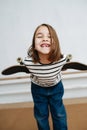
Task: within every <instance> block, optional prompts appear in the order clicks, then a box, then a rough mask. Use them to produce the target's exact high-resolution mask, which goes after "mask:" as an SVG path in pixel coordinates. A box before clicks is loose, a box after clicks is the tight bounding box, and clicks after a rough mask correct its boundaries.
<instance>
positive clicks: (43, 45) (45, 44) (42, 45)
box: [41, 43, 50, 47]
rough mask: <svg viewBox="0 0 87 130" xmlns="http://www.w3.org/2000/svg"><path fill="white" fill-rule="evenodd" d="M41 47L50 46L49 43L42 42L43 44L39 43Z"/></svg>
mask: <svg viewBox="0 0 87 130" xmlns="http://www.w3.org/2000/svg"><path fill="white" fill-rule="evenodd" d="M41 47H50V44H48V43H43V44H41Z"/></svg>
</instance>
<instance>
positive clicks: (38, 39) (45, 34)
mask: <svg viewBox="0 0 87 130" xmlns="http://www.w3.org/2000/svg"><path fill="white" fill-rule="evenodd" d="M35 50H37V52H38V54H39V55H49V53H50V50H51V36H50V33H49V30H48V28H47V27H46V26H41V27H39V29H38V30H37V32H36V34H35Z"/></svg>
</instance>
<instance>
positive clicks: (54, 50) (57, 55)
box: [28, 24, 62, 63]
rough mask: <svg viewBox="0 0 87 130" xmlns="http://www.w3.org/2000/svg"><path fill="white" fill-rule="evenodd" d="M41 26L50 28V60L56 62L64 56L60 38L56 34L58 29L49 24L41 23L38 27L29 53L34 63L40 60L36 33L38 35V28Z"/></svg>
mask: <svg viewBox="0 0 87 130" xmlns="http://www.w3.org/2000/svg"><path fill="white" fill-rule="evenodd" d="M41 26H46V27H47V28H48V30H49V33H50V36H51V51H50V53H49V58H48V60H49V61H51V62H55V61H58V60H60V59H61V58H62V54H61V50H60V44H59V39H58V36H57V34H56V31H55V30H54V28H53V27H52V26H51V25H49V24H41V25H39V26H38V27H37V28H36V30H35V32H34V35H33V38H32V45H31V47H30V48H29V49H28V55H29V56H31V57H32V59H33V61H34V63H36V62H39V60H40V59H39V56H38V52H37V51H36V50H35V35H36V32H37V30H38V29H39V28H40V27H41Z"/></svg>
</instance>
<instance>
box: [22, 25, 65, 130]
mask: <svg viewBox="0 0 87 130" xmlns="http://www.w3.org/2000/svg"><path fill="white" fill-rule="evenodd" d="M65 63H66V57H65V55H62V54H61V50H60V45H59V40H58V37H57V34H56V32H55V30H54V28H53V27H52V26H50V25H48V24H41V25H40V26H38V27H37V28H36V30H35V32H34V35H33V39H32V45H31V48H29V50H28V56H27V57H26V58H25V60H24V65H25V66H26V67H27V68H28V69H29V71H30V77H31V92H32V97H33V101H34V116H35V118H36V121H37V126H38V130H50V126H49V121H48V118H49V111H50V112H51V116H52V121H53V130H67V117H66V111H65V107H64V105H63V101H62V97H63V94H64V88H63V84H62V79H61V69H62V67H63V65H64V64H65Z"/></svg>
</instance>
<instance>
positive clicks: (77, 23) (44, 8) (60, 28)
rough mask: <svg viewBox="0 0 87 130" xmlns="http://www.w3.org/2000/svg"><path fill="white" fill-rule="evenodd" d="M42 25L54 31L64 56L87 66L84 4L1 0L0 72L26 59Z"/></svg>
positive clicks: (69, 0)
mask: <svg viewBox="0 0 87 130" xmlns="http://www.w3.org/2000/svg"><path fill="white" fill-rule="evenodd" d="M41 23H49V24H51V25H52V26H53V27H54V28H55V29H56V31H57V33H58V36H59V39H60V44H61V48H62V51H63V53H66V54H68V53H71V54H72V55H73V59H72V60H74V61H80V62H83V63H86V64H87V0H43V1H42V0H37V1H35V0H0V72H1V71H2V70H3V69H4V68H6V67H8V66H11V65H14V64H16V63H17V62H16V58H17V57H19V56H21V57H25V56H26V53H27V49H28V46H29V45H30V44H31V40H32V35H33V32H34V30H35V28H36V27H37V26H38V25H39V24H41ZM0 77H2V75H1V74H0Z"/></svg>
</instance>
